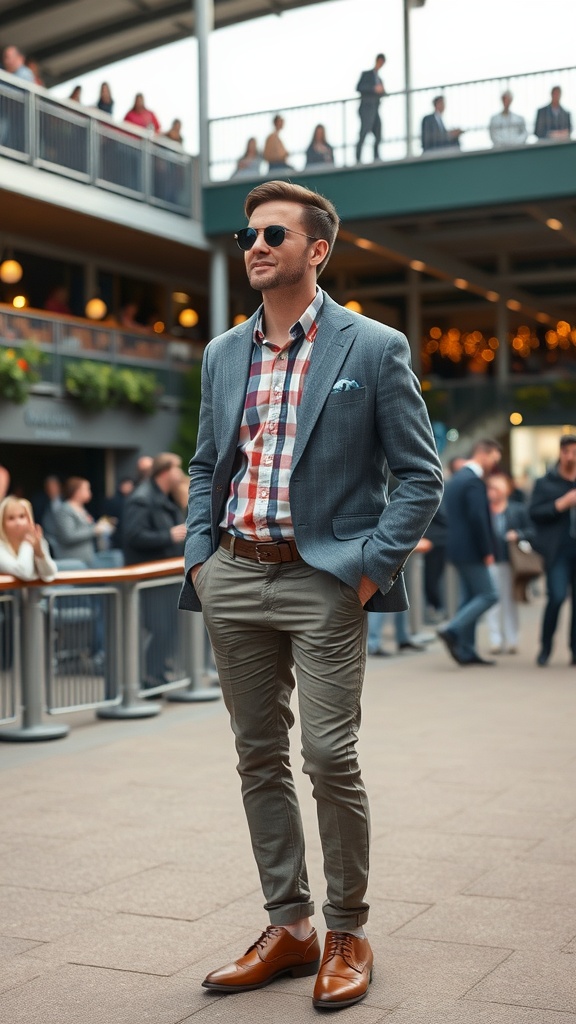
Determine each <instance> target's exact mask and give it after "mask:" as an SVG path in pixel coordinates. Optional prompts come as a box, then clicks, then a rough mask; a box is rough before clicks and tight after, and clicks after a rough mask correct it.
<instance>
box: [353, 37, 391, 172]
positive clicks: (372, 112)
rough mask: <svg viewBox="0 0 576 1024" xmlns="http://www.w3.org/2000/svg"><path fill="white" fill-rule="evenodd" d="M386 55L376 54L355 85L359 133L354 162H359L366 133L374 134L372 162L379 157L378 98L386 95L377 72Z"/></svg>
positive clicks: (380, 122)
mask: <svg viewBox="0 0 576 1024" xmlns="http://www.w3.org/2000/svg"><path fill="white" fill-rule="evenodd" d="M385 63H386V57H385V56H384V54H383V53H379V54H378V55H377V56H376V62H375V64H374V67H373V68H369V70H368V71H363V72H362V74H361V75H360V78H359V79H358V85H357V86H356V90H357V92H359V93H360V106H359V108H358V114H359V116H360V134H359V136H358V142H357V143H356V163H357V164H359V163H360V162H361V158H362V147H363V145H364V140H365V138H366V136H367V135H370V134H372V135H373V136H374V162H375V163H376V161H377V160H379V159H380V143H381V141H382V120H381V118H380V113H379V107H380V100H381V99H382V97H383V96H385V95H386V91H385V89H384V82H383V81H382V79H381V77H380V75H379V74H378V72H379V71H380V69H381V68H383V67H384V64H385Z"/></svg>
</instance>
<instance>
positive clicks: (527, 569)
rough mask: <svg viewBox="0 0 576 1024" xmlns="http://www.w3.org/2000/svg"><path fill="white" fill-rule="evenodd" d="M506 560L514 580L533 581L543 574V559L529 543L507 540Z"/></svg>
mask: <svg viewBox="0 0 576 1024" xmlns="http://www.w3.org/2000/svg"><path fill="white" fill-rule="evenodd" d="M508 558H509V561H510V565H511V566H512V575H513V576H514V577H515V578H516V579H523V580H533V579H535V578H536V576H541V575H542V573H543V572H544V559H543V558H542V555H540V554H538V552H537V551H535V550H534V548H533V547H532V545H531V544H530V541H527V540H509V541H508Z"/></svg>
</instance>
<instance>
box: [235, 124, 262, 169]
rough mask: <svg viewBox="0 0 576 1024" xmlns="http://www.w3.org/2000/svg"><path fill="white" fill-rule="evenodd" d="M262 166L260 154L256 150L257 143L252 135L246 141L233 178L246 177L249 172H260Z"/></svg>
mask: <svg viewBox="0 0 576 1024" xmlns="http://www.w3.org/2000/svg"><path fill="white" fill-rule="evenodd" d="M261 166H262V154H261V153H260V152H259V151H258V143H257V142H256V138H255V137H254V135H252V136H251V137H250V138H249V139H248V142H247V143H246V149H245V150H244V153H243V154H242V156H241V157H240V158H239V160H238V163H237V164H236V170H235V171H234V174H233V175H232V177H233V178H242V177H248V176H249V175H251V174H260V168H261Z"/></svg>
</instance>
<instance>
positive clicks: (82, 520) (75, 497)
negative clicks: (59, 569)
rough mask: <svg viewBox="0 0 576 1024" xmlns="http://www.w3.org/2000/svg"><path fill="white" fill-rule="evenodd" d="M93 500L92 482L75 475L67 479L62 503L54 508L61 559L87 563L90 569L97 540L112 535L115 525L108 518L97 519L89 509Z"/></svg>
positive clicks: (55, 530) (93, 561) (93, 562)
mask: <svg viewBox="0 0 576 1024" xmlns="http://www.w3.org/2000/svg"><path fill="white" fill-rule="evenodd" d="M91 499H92V488H91V486H90V481H89V480H86V479H85V478H84V477H80V476H71V477H69V478H68V480H65V481H64V486H63V488H62V504H61V505H60V506H59V508H57V509H56V510H55V511H54V532H55V538H56V543H57V545H58V551H59V558H62V559H70V558H72V559H74V560H77V561H79V562H83V564H84V565H85V567H86V568H90V567H92V566H94V564H95V562H96V561H97V559H96V541H97V539H98V538H100V537H105V538H109V537H110V535H111V534H112V533H113V530H114V527H113V525H112V524H111V523H110V522H108V520H107V519H99V520H98V522H95V521H94V519H93V517H92V516H91V515H90V513H89V512H88V511H87V509H86V507H85V506H86V505H87V504H88V502H89V501H91Z"/></svg>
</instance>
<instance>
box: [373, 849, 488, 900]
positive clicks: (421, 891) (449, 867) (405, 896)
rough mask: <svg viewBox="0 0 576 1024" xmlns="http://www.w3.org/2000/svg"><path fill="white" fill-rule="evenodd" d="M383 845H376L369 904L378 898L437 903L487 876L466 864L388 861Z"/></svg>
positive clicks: (392, 859) (409, 860)
mask: <svg viewBox="0 0 576 1024" xmlns="http://www.w3.org/2000/svg"><path fill="white" fill-rule="evenodd" d="M381 844H382V840H381V839H378V840H376V841H375V842H373V844H372V850H371V856H370V862H371V866H370V884H369V889H368V899H369V900H370V899H371V898H372V897H378V898H380V899H393V900H408V901H414V902H417V903H435V902H436V901H437V900H441V899H445V898H446V897H447V896H454V895H456V893H459V892H461V891H462V890H463V889H465V888H466V887H467V886H468V885H470V884H471V883H472V882H473V881H475V880H476V879H477V878H478V876H479V875H481V874H483V873H484V868H483V867H482V868H478V867H474V866H470V865H469V864H468V863H466V862H464V863H458V862H454V861H440V860H419V859H418V858H416V857H413V858H409V857H405V858H402V859H400V858H394V857H387V856H384V855H382V853H381V849H380V847H381Z"/></svg>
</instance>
